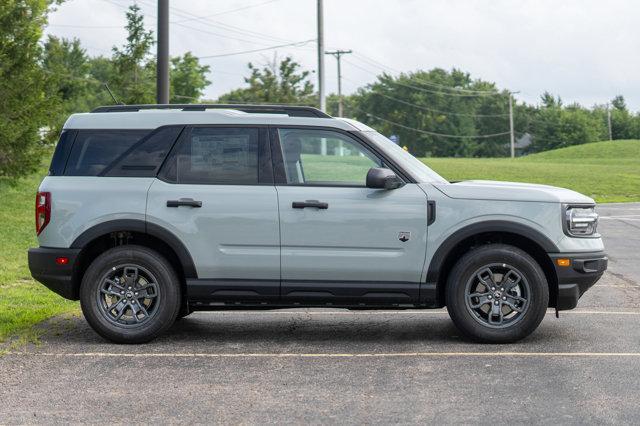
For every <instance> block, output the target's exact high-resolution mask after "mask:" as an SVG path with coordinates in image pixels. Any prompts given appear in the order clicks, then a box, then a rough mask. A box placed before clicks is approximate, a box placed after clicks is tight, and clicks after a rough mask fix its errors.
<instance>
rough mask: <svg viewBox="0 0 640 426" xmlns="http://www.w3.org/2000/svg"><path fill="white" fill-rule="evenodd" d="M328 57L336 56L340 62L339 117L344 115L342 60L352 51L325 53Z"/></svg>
mask: <svg viewBox="0 0 640 426" xmlns="http://www.w3.org/2000/svg"><path fill="white" fill-rule="evenodd" d="M325 53H326V54H327V55H333V56H335V58H336V60H337V61H338V117H342V116H343V115H344V105H343V101H342V71H341V68H340V58H341V57H342V55H348V54H349V53H351V50H334V51H333V52H325Z"/></svg>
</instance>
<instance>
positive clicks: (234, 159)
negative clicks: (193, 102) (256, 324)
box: [147, 126, 280, 302]
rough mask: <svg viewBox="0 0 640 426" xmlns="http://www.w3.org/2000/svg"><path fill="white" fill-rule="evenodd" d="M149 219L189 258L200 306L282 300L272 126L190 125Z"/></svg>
mask: <svg viewBox="0 0 640 426" xmlns="http://www.w3.org/2000/svg"><path fill="white" fill-rule="evenodd" d="M147 221H148V222H150V223H155V224H157V225H159V226H162V227H164V228H166V229H168V230H170V231H171V232H173V233H174V234H175V235H176V236H177V237H178V238H179V239H180V240H181V241H182V243H183V244H184V245H185V247H186V248H187V250H188V251H189V253H190V254H191V256H192V258H193V261H194V264H195V267H196V270H197V273H198V280H191V281H189V282H188V295H189V298H190V299H192V300H197V301H199V302H229V301H251V300H257V299H260V300H264V299H265V298H266V299H269V298H271V299H274V300H275V299H277V298H278V296H279V285H280V235H279V225H278V202H277V194H276V190H275V187H274V184H273V173H272V166H271V159H270V150H269V142H268V138H267V128H265V127H238V126H234V127H230V126H192V127H187V128H185V130H184V131H183V133H182V135H181V137H180V139H179V140H178V142H177V143H176V145H175V146H174V148H173V150H172V152H171V153H170V155H169V157H168V158H167V160H166V162H165V164H164V166H163V168H162V170H161V172H160V174H159V178H158V179H157V180H156V181H154V182H153V184H152V186H151V188H150V189H149V194H148V202H147Z"/></svg>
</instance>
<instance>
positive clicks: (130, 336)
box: [80, 245, 180, 343]
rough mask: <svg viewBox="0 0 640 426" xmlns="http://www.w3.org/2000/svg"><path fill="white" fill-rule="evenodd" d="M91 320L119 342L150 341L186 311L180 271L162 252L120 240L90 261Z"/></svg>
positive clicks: (85, 295) (83, 292) (83, 295)
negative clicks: (181, 309) (174, 267)
mask: <svg viewBox="0 0 640 426" xmlns="http://www.w3.org/2000/svg"><path fill="white" fill-rule="evenodd" d="M80 305H81V307H82V312H83V313H84V316H85V318H86V319H87V322H88V323H89V325H91V327H92V328H93V329H94V330H95V331H96V332H97V333H98V334H99V335H101V336H102V337H104V338H106V339H108V340H111V341H113V342H116V343H144V342H148V341H150V340H153V339H154V338H155V337H157V336H158V335H160V334H161V333H162V332H164V331H165V330H167V329H168V328H169V327H171V325H172V324H173V323H174V321H175V320H176V317H177V316H178V313H179V311H180V285H179V281H178V277H177V276H176V273H175V271H174V270H173V268H172V267H171V265H170V264H169V262H167V260H166V259H164V257H162V256H161V255H160V254H159V253H157V252H155V251H153V250H151V249H148V248H146V247H141V246H133V245H131V246H120V247H115V248H112V249H110V250H108V251H106V252H105V253H103V254H102V255H100V256H98V257H97V258H96V259H95V260H94V261H93V262H92V263H91V265H89V268H88V269H87V271H86V272H85V275H84V277H83V279H82V285H81V287H80Z"/></svg>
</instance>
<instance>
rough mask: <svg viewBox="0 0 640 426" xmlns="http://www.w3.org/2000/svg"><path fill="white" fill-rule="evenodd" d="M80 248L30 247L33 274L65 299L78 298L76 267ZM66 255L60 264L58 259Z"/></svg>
mask: <svg viewBox="0 0 640 426" xmlns="http://www.w3.org/2000/svg"><path fill="white" fill-rule="evenodd" d="M79 253H80V249H67V248H48V247H38V248H31V249H29V270H30V271H31V276H32V277H33V278H35V279H36V280H37V281H39V282H41V283H42V284H44V285H45V286H46V287H47V288H49V289H50V290H52V291H53V292H55V293H58V294H59V295H60V296H62V297H64V298H65V299H70V300H78V297H79V294H78V289H79V286H78V285H76V283H74V279H73V277H74V274H73V272H74V267H75V265H76V263H77V262H76V260H77V258H78V254H79ZM61 257H65V258H67V259H68V261H67V263H65V264H63V265H60V264H58V263H56V259H58V258H61Z"/></svg>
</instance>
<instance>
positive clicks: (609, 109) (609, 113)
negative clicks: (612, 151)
mask: <svg viewBox="0 0 640 426" xmlns="http://www.w3.org/2000/svg"><path fill="white" fill-rule="evenodd" d="M607 125H608V126H609V140H610V141H612V140H613V131H612V130H611V108H610V107H609V104H607Z"/></svg>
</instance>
